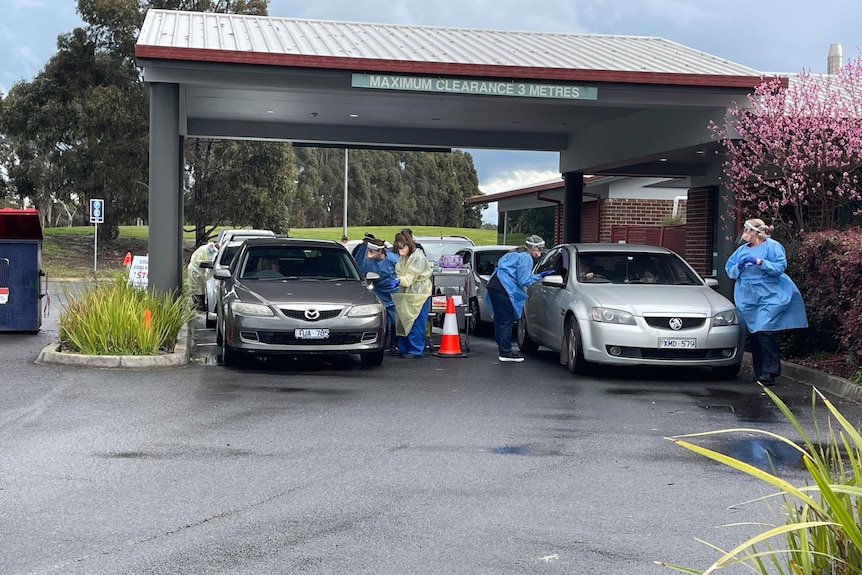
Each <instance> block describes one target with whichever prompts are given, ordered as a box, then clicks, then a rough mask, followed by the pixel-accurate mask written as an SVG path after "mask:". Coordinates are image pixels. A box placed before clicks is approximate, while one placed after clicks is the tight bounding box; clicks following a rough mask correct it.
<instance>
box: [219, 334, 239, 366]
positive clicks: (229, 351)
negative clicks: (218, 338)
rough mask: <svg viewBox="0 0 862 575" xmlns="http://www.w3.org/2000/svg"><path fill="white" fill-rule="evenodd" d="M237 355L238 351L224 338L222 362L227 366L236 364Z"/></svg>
mask: <svg viewBox="0 0 862 575" xmlns="http://www.w3.org/2000/svg"><path fill="white" fill-rule="evenodd" d="M237 355H238V354H237V352H236V351H235V350H234V349H233V348H232V347H231V346H229V345H228V344H227V340H226V339H225V338H222V346H221V364H222V365H223V366H225V367H233V366H235V365H236V360H237Z"/></svg>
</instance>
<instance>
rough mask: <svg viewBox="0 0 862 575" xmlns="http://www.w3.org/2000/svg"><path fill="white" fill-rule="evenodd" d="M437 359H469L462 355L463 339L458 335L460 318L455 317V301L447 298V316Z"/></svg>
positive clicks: (435, 353)
mask: <svg viewBox="0 0 862 575" xmlns="http://www.w3.org/2000/svg"><path fill="white" fill-rule="evenodd" d="M434 355H436V356H437V357H467V356H466V355H464V354H463V353H461V338H460V336H459V335H458V316H457V315H455V300H453V299H452V298H451V297H447V298H446V315H445V316H444V317H443V335H442V336H441V337H440V348H439V349H438V350H437V351H435V352H434Z"/></svg>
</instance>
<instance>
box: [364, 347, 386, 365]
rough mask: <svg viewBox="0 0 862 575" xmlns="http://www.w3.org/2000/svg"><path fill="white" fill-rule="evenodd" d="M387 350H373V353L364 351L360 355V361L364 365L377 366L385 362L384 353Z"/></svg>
mask: <svg viewBox="0 0 862 575" xmlns="http://www.w3.org/2000/svg"><path fill="white" fill-rule="evenodd" d="M384 352H385V350H382V349H381V350H380V351H372V352H371V353H363V354H360V355H359V361H360V362H361V363H362V365H365V366H368V367H376V366H378V365H380V364H382V363H383V354H384Z"/></svg>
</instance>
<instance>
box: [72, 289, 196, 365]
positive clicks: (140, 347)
mask: <svg viewBox="0 0 862 575" xmlns="http://www.w3.org/2000/svg"><path fill="white" fill-rule="evenodd" d="M64 290H65V293H66V303H65V305H64V307H63V311H62V312H61V313H60V322H59V331H60V347H61V349H62V350H63V351H67V352H71V353H81V354H86V355H158V354H159V353H160V352H172V351H173V350H174V345H175V343H176V340H177V334H179V331H180V329H181V328H182V327H183V326H184V325H185V324H187V323H188V322H189V321H191V319H192V318H193V317H194V310H193V309H192V308H191V305H190V304H189V300H188V298H187V297H179V298H177V299H174V298H173V297H172V296H171V295H170V294H165V295H161V296H153V295H151V294H150V293H148V292H147V290H143V289H138V288H136V287H134V286H132V285H130V284H129V283H128V282H127V281H126V278H125V277H124V276H123V275H122V274H119V275H117V276H115V277H114V278H113V279H111V280H105V281H98V280H97V281H94V282H93V283H91V284H89V285H88V286H87V287H85V288H84V289H83V290H82V291H81V293H79V294H72V293H70V292H69V290H68V289H67V288H64Z"/></svg>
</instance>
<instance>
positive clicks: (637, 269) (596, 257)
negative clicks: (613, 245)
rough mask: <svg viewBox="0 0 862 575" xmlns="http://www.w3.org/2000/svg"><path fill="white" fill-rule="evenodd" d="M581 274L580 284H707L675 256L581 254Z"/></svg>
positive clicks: (615, 253) (578, 265)
mask: <svg viewBox="0 0 862 575" xmlns="http://www.w3.org/2000/svg"><path fill="white" fill-rule="evenodd" d="M577 271H578V281H580V282H586V283H614V284H666V285H667V284H671V285H703V282H702V281H701V280H700V278H698V277H697V275H696V274H695V273H694V272H693V271H692V270H691V268H690V267H689V266H688V265H686V263H685V262H684V261H683V260H682V259H681V258H680V257H679V256H677V255H675V254H653V253H631V252H610V251H609V252H589V253H580V254H578V263H577Z"/></svg>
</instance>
